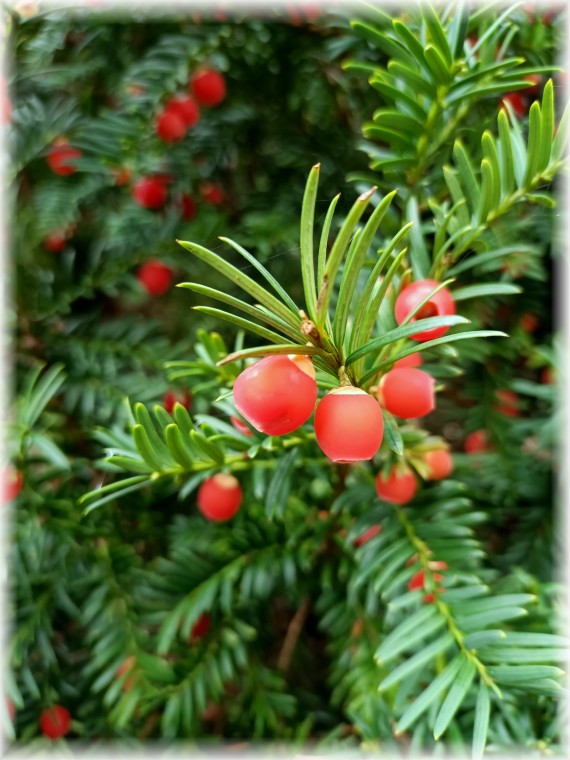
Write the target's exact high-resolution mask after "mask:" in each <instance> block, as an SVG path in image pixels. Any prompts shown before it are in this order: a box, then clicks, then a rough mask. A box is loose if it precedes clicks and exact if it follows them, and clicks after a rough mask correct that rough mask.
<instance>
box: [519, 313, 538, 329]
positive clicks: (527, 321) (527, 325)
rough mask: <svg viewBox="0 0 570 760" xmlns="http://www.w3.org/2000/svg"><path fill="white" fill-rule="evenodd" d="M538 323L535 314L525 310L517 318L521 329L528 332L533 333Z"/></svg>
mask: <svg viewBox="0 0 570 760" xmlns="http://www.w3.org/2000/svg"><path fill="white" fill-rule="evenodd" d="M539 324H540V321H539V319H538V317H537V316H536V314H532V313H531V312H528V311H527V312H525V313H524V314H521V317H520V319H519V325H520V326H521V327H522V329H523V330H525V331H526V332H529V333H533V332H535V331H536V330H537V329H538V325H539Z"/></svg>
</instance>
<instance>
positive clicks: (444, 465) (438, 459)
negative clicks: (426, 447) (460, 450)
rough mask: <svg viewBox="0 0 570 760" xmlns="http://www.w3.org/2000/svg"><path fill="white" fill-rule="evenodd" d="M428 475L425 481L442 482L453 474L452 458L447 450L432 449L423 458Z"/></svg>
mask: <svg viewBox="0 0 570 760" xmlns="http://www.w3.org/2000/svg"><path fill="white" fill-rule="evenodd" d="M424 462H425V463H426V465H427V466H428V469H429V474H428V476H427V478H426V480H443V478H447V477H448V475H451V473H452V472H453V458H452V456H451V454H450V453H449V451H448V450H447V449H433V450H432V451H428V452H427V454H425V456H424Z"/></svg>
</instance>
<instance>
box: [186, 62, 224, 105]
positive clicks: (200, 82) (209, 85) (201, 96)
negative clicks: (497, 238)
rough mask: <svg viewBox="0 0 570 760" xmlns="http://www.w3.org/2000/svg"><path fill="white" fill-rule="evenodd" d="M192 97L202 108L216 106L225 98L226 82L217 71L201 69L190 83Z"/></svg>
mask: <svg viewBox="0 0 570 760" xmlns="http://www.w3.org/2000/svg"><path fill="white" fill-rule="evenodd" d="M190 86H191V88H192V92H193V93H194V97H195V98H196V100H197V101H198V103H200V105H203V106H209V107H211V106H217V105H218V103H221V102H222V100H223V99H224V98H225V97H226V80H225V79H224V77H223V76H222V75H221V74H220V72H219V71H214V70H212V69H202V70H200V71H197V72H196V73H195V74H194V76H193V77H192V81H191V82H190Z"/></svg>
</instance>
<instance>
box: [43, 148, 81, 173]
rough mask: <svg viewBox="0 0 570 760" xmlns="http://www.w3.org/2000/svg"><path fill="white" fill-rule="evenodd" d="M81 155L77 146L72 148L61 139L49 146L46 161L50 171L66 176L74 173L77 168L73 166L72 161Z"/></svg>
mask: <svg viewBox="0 0 570 760" xmlns="http://www.w3.org/2000/svg"><path fill="white" fill-rule="evenodd" d="M81 155H82V154H81V151H80V150H79V149H78V148H73V147H72V146H71V145H70V144H69V143H68V142H67V141H61V142H59V143H57V144H56V145H54V146H53V147H52V148H50V151H49V153H48V155H47V158H46V161H47V164H48V166H49V168H50V169H51V170H52V172H55V174H60V175H61V176H66V175H68V174H75V172H76V171H77V169H76V168H75V166H73V161H74V160H75V159H77V158H80V157H81Z"/></svg>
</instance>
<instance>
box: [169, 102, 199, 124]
mask: <svg viewBox="0 0 570 760" xmlns="http://www.w3.org/2000/svg"><path fill="white" fill-rule="evenodd" d="M165 111H168V112H169V113H173V114H175V115H176V116H178V118H179V119H181V120H182V121H183V122H184V126H185V127H186V129H190V128H191V127H194V126H196V124H197V123H198V122H199V120H200V108H199V107H198V104H197V103H196V101H195V100H194V98H191V97H190V95H175V96H174V97H173V98H171V99H170V100H169V101H168V103H167V104H166V108H165Z"/></svg>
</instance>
